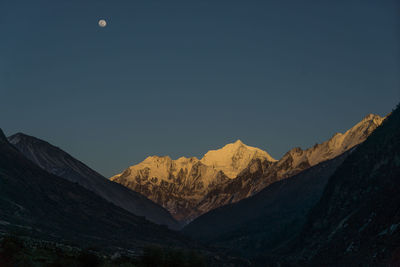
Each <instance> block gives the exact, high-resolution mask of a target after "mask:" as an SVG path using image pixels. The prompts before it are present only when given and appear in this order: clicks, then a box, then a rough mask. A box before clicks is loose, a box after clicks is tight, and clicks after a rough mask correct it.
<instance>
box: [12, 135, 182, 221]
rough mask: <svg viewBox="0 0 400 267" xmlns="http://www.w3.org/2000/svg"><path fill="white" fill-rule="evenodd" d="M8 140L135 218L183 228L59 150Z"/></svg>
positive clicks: (23, 137) (22, 137)
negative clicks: (139, 217)
mask: <svg viewBox="0 0 400 267" xmlns="http://www.w3.org/2000/svg"><path fill="white" fill-rule="evenodd" d="M8 140H9V142H10V143H11V144H12V145H14V146H15V147H16V148H17V149H18V150H19V151H20V152H21V153H22V154H24V155H25V157H27V158H28V159H30V160H31V161H32V162H34V163H36V164H37V165H38V166H40V167H41V168H42V169H44V170H46V171H48V172H50V173H52V174H54V175H57V176H59V177H62V178H64V179H67V180H69V181H71V182H76V183H78V184H79V185H81V186H83V187H85V188H86V189H89V190H91V191H93V192H94V193H96V194H97V195H99V196H101V197H103V198H104V199H106V200H108V201H110V202H111V203H113V204H115V205H116V206H119V207H121V208H124V209H125V210H127V211H129V212H131V213H133V214H135V215H138V216H144V217H146V219H148V220H150V221H152V222H154V223H157V224H162V225H167V226H168V227H170V228H171V229H178V228H179V224H178V223H177V221H176V220H175V219H174V218H173V217H172V216H171V215H170V214H169V212H168V211H167V210H165V209H164V208H162V207H161V206H159V205H157V204H156V203H154V202H153V201H150V200H149V199H147V198H146V197H144V196H143V195H142V194H139V193H137V192H134V191H132V190H130V189H128V188H126V187H124V186H122V185H119V184H117V183H113V182H111V181H109V180H108V179H106V178H105V177H103V176H102V175H100V174H99V173H97V172H95V171H94V170H92V169H90V168H89V167H88V166H86V165H85V164H83V163H82V162H80V161H79V160H77V159H75V158H73V157H72V156H71V155H69V154H67V153H66V152H64V151H63V150H61V149H59V148H58V147H55V146H53V145H51V144H49V143H48V142H45V141H43V140H40V139H38V138H35V137H32V136H28V135H25V134H22V133H18V134H15V135H12V136H10V137H9V138H8Z"/></svg>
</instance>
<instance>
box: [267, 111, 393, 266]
mask: <svg viewBox="0 0 400 267" xmlns="http://www.w3.org/2000/svg"><path fill="white" fill-rule="evenodd" d="M399 207H400V106H399V105H398V107H397V108H396V109H395V110H394V111H393V112H392V114H391V115H390V116H389V117H388V118H387V119H386V120H385V121H384V122H383V124H382V125H381V126H380V127H378V128H377V129H376V130H375V131H374V132H373V133H372V134H371V135H370V137H368V139H367V140H366V141H365V142H364V143H363V144H361V145H360V146H359V147H358V148H357V149H356V150H355V151H354V152H353V153H352V154H351V155H349V156H348V157H347V159H346V160H345V161H344V162H343V164H342V165H341V166H340V167H339V168H338V169H337V170H336V172H335V173H334V174H333V175H332V176H331V178H330V179H329V182H328V184H327V186H326V188H325V190H324V193H323V195H322V197H321V199H320V201H319V202H318V204H317V205H316V206H315V207H314V208H313V209H312V210H311V212H310V214H309V216H308V219H307V223H306V224H305V227H304V229H303V230H302V232H301V235H300V236H299V237H298V238H297V239H296V240H295V241H294V242H292V243H291V244H290V245H289V246H287V247H286V248H285V249H282V250H281V251H280V253H279V254H280V255H277V254H278V253H276V254H275V255H270V257H271V259H272V260H271V262H275V263H276V262H278V261H281V262H291V263H297V264H301V265H315V266H332V265H334V266H351V265H357V266H361V265H362V266H381V265H382V266H399V264H400V208H399ZM263 262H265V259H264V260H263Z"/></svg>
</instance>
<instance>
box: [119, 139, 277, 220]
mask: <svg viewBox="0 0 400 267" xmlns="http://www.w3.org/2000/svg"><path fill="white" fill-rule="evenodd" d="M255 159H261V160H263V161H267V162H270V161H271V162H274V161H275V160H274V159H273V158H272V157H271V156H270V155H268V153H267V152H265V151H262V150H260V149H258V148H254V147H250V146H246V145H245V144H243V143H242V142H241V141H240V140H238V141H236V142H235V143H232V144H228V145H226V146H224V147H223V148H221V149H219V150H213V151H209V152H208V153H207V154H205V155H204V157H203V158H202V159H201V160H199V159H197V158H195V157H192V158H185V157H181V158H179V159H177V160H172V159H171V158H170V157H168V156H165V157H158V156H152V157H148V158H146V159H145V160H144V161H143V162H141V163H139V164H138V165H134V166H131V167H129V168H128V169H126V170H125V171H124V172H123V173H122V174H119V175H116V176H114V177H112V178H111V180H112V181H114V182H117V183H120V184H122V185H124V186H126V187H128V188H131V189H133V190H135V191H137V192H139V193H141V194H143V195H145V196H146V197H148V198H149V199H152V200H153V201H155V202H156V203H159V204H160V205H162V206H164V207H165V208H167V209H168V210H169V211H170V212H171V214H172V215H173V216H174V217H175V218H177V219H178V220H190V219H192V218H194V217H196V216H198V215H199V214H201V213H203V212H204V211H202V210H198V209H197V207H196V206H197V205H198V203H199V202H200V201H201V199H202V198H203V197H204V196H205V195H206V194H207V193H208V192H209V191H210V190H212V189H213V188H215V187H216V186H217V185H218V184H222V183H225V182H227V181H228V180H231V179H232V178H235V177H236V175H237V174H238V173H240V172H241V171H242V170H243V169H244V168H245V167H246V166H247V165H248V164H249V163H250V162H251V161H252V160H255Z"/></svg>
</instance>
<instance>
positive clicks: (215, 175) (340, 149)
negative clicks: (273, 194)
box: [111, 114, 384, 222]
mask: <svg viewBox="0 0 400 267" xmlns="http://www.w3.org/2000/svg"><path fill="white" fill-rule="evenodd" d="M383 120H384V118H382V117H380V116H378V115H373V114H370V115H368V116H366V117H365V118H364V119H363V120H362V121H361V122H359V123H357V124H356V125H355V126H354V127H352V128H351V129H350V130H348V131H346V132H345V133H343V134H341V133H337V134H335V135H334V136H333V137H332V138H331V139H329V140H328V141H326V142H323V143H322V144H317V145H315V146H313V147H312V148H309V149H307V150H302V149H301V148H293V149H292V150H290V151H289V152H287V153H286V154H285V155H284V156H283V157H282V158H281V159H280V160H279V161H277V160H275V159H273V158H272V157H271V156H270V155H269V154H268V153H267V152H265V151H263V150H261V149H258V148H255V147H250V146H247V145H245V144H243V143H242V142H241V141H240V140H238V141H236V142H235V143H232V144H227V145H226V146H224V147H223V148H221V149H218V150H211V151H209V152H207V153H206V154H205V155H204V157H203V158H202V159H200V160H199V159H197V158H184V157H182V158H179V159H177V160H172V159H170V158H169V157H168V156H165V157H158V156H153V157H148V158H146V159H145V160H144V161H143V162H141V163H139V164H137V165H134V166H131V167H129V168H128V169H126V170H125V171H124V172H123V173H121V174H118V175H115V176H114V177H111V180H112V181H114V182H117V183H120V184H122V185H124V186H127V187H129V188H131V189H133V190H134V191H136V192H139V193H141V194H143V195H145V196H146V197H148V198H149V199H151V200H153V201H155V202H156V203H158V204H160V205H162V206H163V207H165V208H166V209H168V210H169V211H170V212H171V214H172V215H173V216H174V217H175V218H176V219H177V220H179V221H184V222H189V221H191V220H193V219H195V218H196V217H198V216H200V215H201V214H204V213H206V212H208V211H210V210H212V209H215V208H218V207H220V206H224V205H227V204H230V203H234V202H237V201H240V200H242V199H244V198H247V197H250V196H252V195H254V194H256V193H258V192H259V191H261V190H262V189H264V188H265V187H266V186H268V185H270V184H272V183H274V182H276V181H279V180H282V179H285V178H288V177H291V176H293V175H296V174H298V173H300V172H302V171H304V170H306V169H308V168H310V167H311V166H315V165H317V164H318V163H321V162H323V161H326V160H329V159H333V158H335V157H337V156H338V155H340V154H342V153H344V152H345V151H347V150H349V149H351V148H352V147H354V146H356V145H358V144H360V143H362V142H363V141H365V139H366V138H367V137H368V136H369V135H370V134H371V133H372V132H373V131H374V130H375V129H376V127H378V126H379V125H380V124H381V123H382V121H383Z"/></svg>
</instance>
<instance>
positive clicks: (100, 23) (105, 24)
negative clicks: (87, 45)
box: [99, 19, 107, 28]
mask: <svg viewBox="0 0 400 267" xmlns="http://www.w3.org/2000/svg"><path fill="white" fill-rule="evenodd" d="M99 26H100V27H101V28H104V27H105V26H107V21H106V20H104V19H101V20H99Z"/></svg>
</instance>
